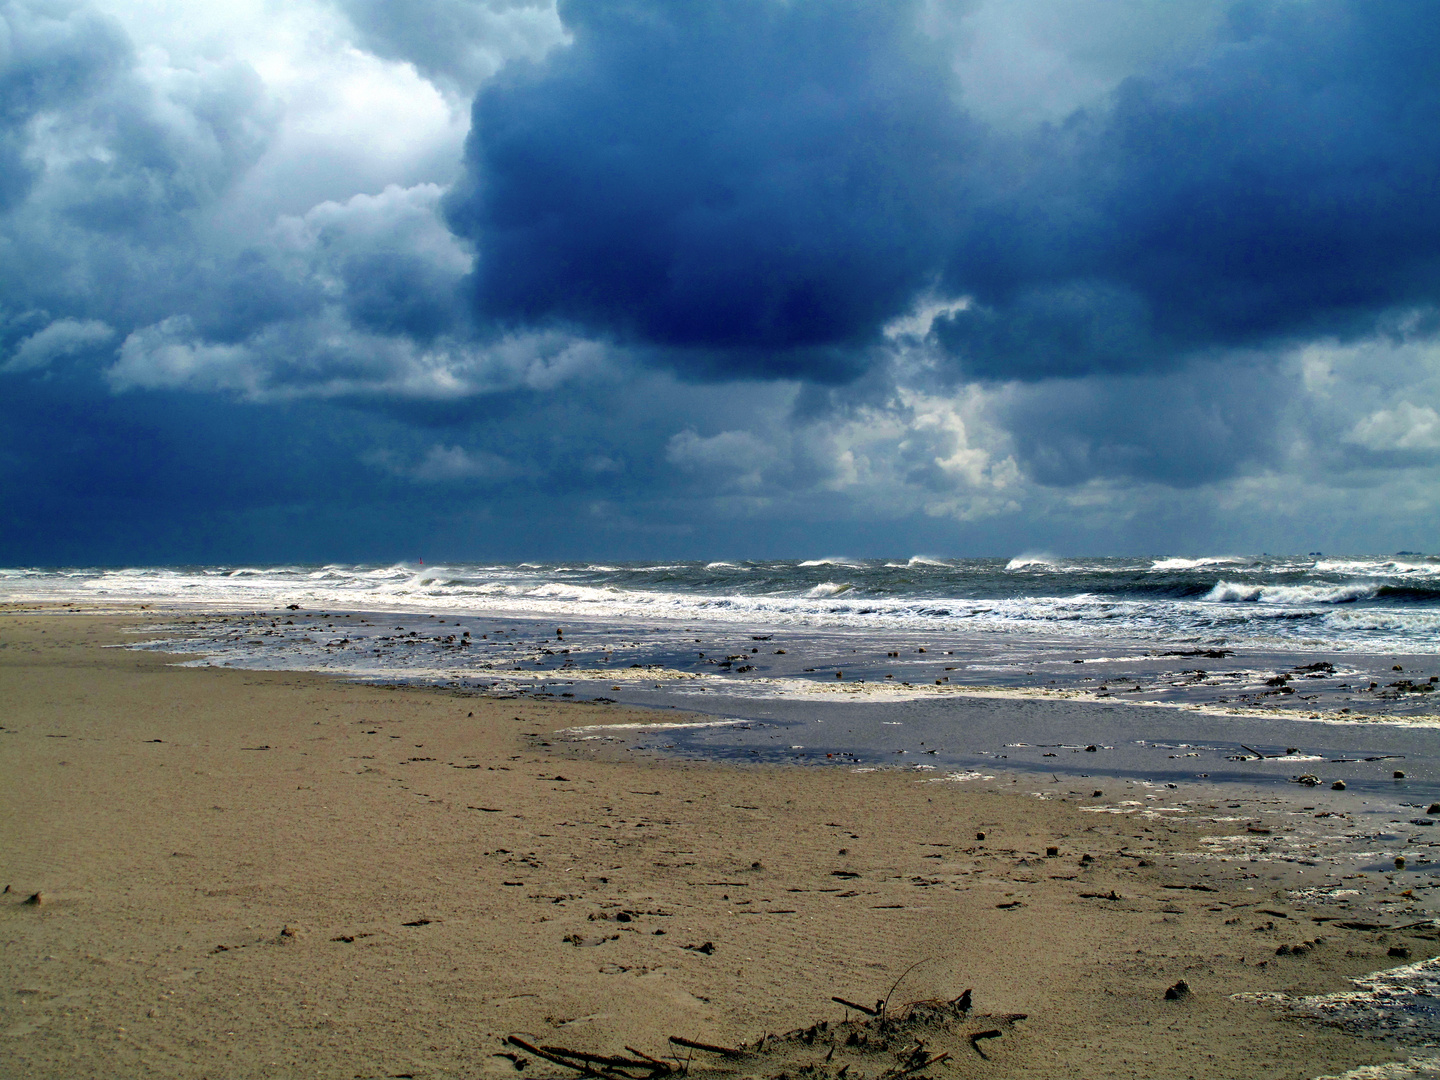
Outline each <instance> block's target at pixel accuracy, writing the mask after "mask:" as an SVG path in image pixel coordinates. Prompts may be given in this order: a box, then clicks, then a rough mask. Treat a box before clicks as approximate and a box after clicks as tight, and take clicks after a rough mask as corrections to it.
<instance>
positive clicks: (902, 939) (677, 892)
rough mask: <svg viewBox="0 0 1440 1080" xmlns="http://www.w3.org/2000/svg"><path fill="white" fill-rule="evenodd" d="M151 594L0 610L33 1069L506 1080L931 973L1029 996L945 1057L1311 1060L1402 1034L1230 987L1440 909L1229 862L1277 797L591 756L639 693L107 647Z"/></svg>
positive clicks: (962, 1063)
mask: <svg viewBox="0 0 1440 1080" xmlns="http://www.w3.org/2000/svg"><path fill="white" fill-rule="evenodd" d="M72 610H73V609H72ZM131 610H132V611H133V614H130V615H116V614H112V615H107V616H93V615H71V616H70V617H69V618H66V619H56V618H53V617H51V616H50V615H47V614H36V613H29V612H16V611H13V610H11V611H7V612H6V613H5V614H4V615H3V616H0V645H3V648H0V680H3V691H4V692H3V695H0V697H3V699H4V700H5V701H7V702H9V703H10V704H9V705H8V706H7V709H6V715H5V718H4V719H3V720H0V727H3V729H4V730H0V740H3V741H0V746H3V747H4V748H5V752H4V753H3V754H0V770H3V780H4V784H3V790H4V791H5V792H6V795H5V799H4V804H3V817H0V822H3V828H0V835H3V837H4V841H5V842H4V843H3V845H0V876H3V878H4V883H5V884H8V885H10V887H11V892H10V893H8V894H5V896H4V900H5V901H7V902H6V903H5V904H3V905H0V917H3V919H4V924H5V925H4V933H5V938H6V940H7V942H8V945H7V948H6V949H4V950H0V970H4V972H5V976H6V981H7V985H9V986H10V987H11V989H12V990H13V991H14V992H13V993H11V994H9V995H7V996H6V998H5V999H4V1004H3V1005H0V1035H3V1038H0V1056H3V1057H4V1058H7V1059H8V1060H11V1061H12V1062H15V1063H16V1067H17V1071H19V1070H21V1069H22V1068H23V1070H24V1071H26V1072H28V1073H29V1074H32V1075H38V1076H62V1075H63V1076H85V1075H95V1076H100V1075H147V1074H149V1075H153V1074H154V1073H155V1072H161V1073H163V1074H165V1075H175V1076H191V1075H194V1076H200V1075H207V1074H209V1075H214V1074H215V1073H216V1072H217V1071H221V1072H223V1073H224V1074H225V1075H227V1076H250V1075H255V1076H284V1075H321V1076H331V1075H334V1076H342V1075H343V1076H347V1077H348V1076H355V1075H364V1076H369V1075H374V1076H382V1075H394V1074H396V1073H400V1072H411V1073H413V1074H414V1075H416V1076H443V1075H486V1076H496V1077H519V1076H521V1075H522V1073H521V1072H520V1071H517V1070H516V1068H515V1062H514V1060H513V1058H514V1057H519V1058H525V1057H527V1056H530V1055H527V1054H525V1053H523V1052H519V1051H516V1049H515V1048H514V1047H513V1046H507V1045H506V1044H505V1043H504V1041H503V1040H504V1038H505V1036H507V1035H509V1034H520V1035H522V1037H527V1038H531V1041H534V1040H540V1041H543V1042H545V1043H547V1044H548V1043H555V1044H562V1045H564V1046H568V1047H571V1048H578V1049H582V1050H589V1051H591V1052H595V1053H601V1054H617V1053H624V1047H625V1046H626V1045H629V1046H634V1047H637V1048H639V1049H640V1050H642V1051H645V1052H647V1053H651V1054H656V1055H661V1054H662V1053H663V1052H666V1051H667V1046H668V1044H667V1038H668V1036H670V1035H680V1036H683V1037H686V1038H690V1039H698V1040H701V1041H707V1042H715V1043H721V1044H724V1045H734V1044H737V1043H739V1042H742V1041H745V1040H750V1039H754V1038H755V1037H758V1036H759V1035H761V1034H762V1033H764V1032H766V1031H769V1032H772V1033H776V1032H781V1031H789V1030H791V1029H793V1028H803V1027H805V1026H807V1025H809V1024H812V1023H814V1022H816V1021H818V1020H821V1019H827V1020H828V1021H829V1022H831V1023H836V1022H839V1021H840V1020H841V1019H842V1017H843V1015H844V1012H845V1010H844V1007H842V1006H840V1005H838V1004H835V1003H834V1002H832V1001H831V1000H830V999H831V997H833V996H840V997H844V998H846V999H847V1000H850V1001H858V1002H865V1001H873V1000H875V999H876V998H877V997H879V996H883V994H884V993H885V991H886V990H887V988H888V987H889V986H890V985H891V984H892V983H893V982H894V981H895V980H896V979H897V977H900V976H901V975H902V972H904V971H905V969H906V968H907V967H909V966H910V965H912V964H915V963H916V962H919V967H917V968H916V969H915V970H914V971H913V972H912V973H910V974H909V975H906V976H905V977H904V983H903V985H902V987H901V988H900V989H899V991H898V994H897V996H898V997H905V998H906V1000H918V999H922V998H942V999H946V1000H949V999H952V998H955V997H957V996H958V995H959V994H961V992H962V991H964V990H966V989H971V990H973V994H974V1002H975V1010H976V1013H977V1014H983V1015H986V1016H990V1017H996V1016H1002V1015H1008V1014H1014V1013H1022V1012H1023V1013H1026V1014H1027V1017H1028V1018H1027V1019H1026V1020H1025V1021H1023V1022H1015V1023H1013V1024H1007V1025H1005V1026H1004V1029H1003V1030H1004V1034H1003V1037H1000V1038H997V1039H994V1040H992V1041H991V1042H989V1043H987V1044H986V1045H985V1048H984V1049H985V1053H986V1054H988V1055H989V1059H988V1060H984V1059H981V1058H980V1057H979V1056H978V1054H977V1053H976V1051H975V1050H974V1049H973V1048H972V1047H971V1046H969V1045H961V1046H959V1047H958V1048H957V1050H956V1052H955V1053H954V1054H953V1055H952V1059H951V1060H949V1061H947V1062H946V1063H945V1064H944V1066H943V1067H941V1066H939V1065H937V1066H936V1067H935V1070H934V1072H933V1073H929V1074H927V1075H933V1076H934V1077H937V1078H938V1077H940V1076H953V1077H963V1076H969V1075H985V1076H992V1077H1005V1076H1021V1075H1039V1074H1043V1075H1047V1076H1057V1077H1064V1076H1097V1075H1112V1076H1137V1077H1138V1076H1159V1075H1196V1076H1215V1077H1221V1076H1231V1077H1233V1076H1236V1075H1247V1076H1275V1077H1282V1076H1283V1077H1299V1078H1302V1080H1303V1078H1313V1077H1317V1076H1321V1075H1332V1074H1337V1073H1340V1072H1343V1071H1344V1069H1345V1068H1350V1067H1354V1066H1358V1065H1362V1064H1367V1063H1379V1062H1387V1061H1396V1060H1404V1059H1406V1058H1407V1057H1408V1056H1409V1051H1408V1050H1406V1049H1404V1048H1402V1047H1400V1046H1397V1045H1395V1044H1394V1043H1393V1042H1390V1041H1387V1039H1385V1038H1371V1037H1367V1036H1363V1035H1357V1034H1353V1033H1347V1032H1346V1031H1344V1030H1342V1029H1338V1028H1331V1027H1324V1026H1321V1025H1318V1024H1308V1023H1307V1024H1297V1023H1295V1022H1293V1020H1289V1019H1286V1018H1285V1017H1286V1015H1287V1014H1286V1013H1285V1012H1284V1011H1283V1010H1278V1011H1277V1010H1276V1009H1275V1007H1274V1006H1273V1005H1272V1006H1267V1005H1263V1004H1257V1003H1254V1002H1252V1001H1239V1000H1236V999H1235V998H1233V997H1232V995H1234V994H1252V995H1253V994H1265V993H1275V992H1282V993H1285V994H1287V995H1290V996H1291V997H1298V996H1304V995H1315V994H1327V993H1334V992H1338V991H1342V990H1347V989H1349V988H1350V984H1349V980H1350V979H1352V978H1356V977H1360V976H1364V975H1367V974H1369V973H1371V972H1374V971H1378V970H1381V969H1384V968H1387V967H1391V966H1394V965H1395V964H1397V963H1400V962H1401V961H1399V960H1395V959H1391V958H1390V957H1389V952H1388V950H1389V949H1390V948H1392V947H1394V948H1407V949H1410V950H1411V955H1412V958H1413V959H1416V960H1418V959H1423V958H1424V957H1427V956H1433V955H1435V953H1436V951H1437V948H1436V936H1437V935H1436V932H1435V928H1434V926H1433V924H1431V923H1430V922H1429V920H1428V919H1420V920H1411V921H1414V922H1418V923H1420V924H1423V925H1419V926H1417V927H1413V928H1411V929H1410V930H1403V931H1402V930H1394V929H1392V930H1369V931H1366V930H1352V929H1347V928H1344V927H1339V926H1338V924H1339V923H1342V922H1352V923H1364V922H1366V921H1367V920H1368V921H1370V922H1373V923H1374V924H1376V925H1380V926H1390V927H1394V926H1397V925H1403V923H1404V920H1405V918H1406V916H1405V914H1404V912H1406V911H1408V910H1410V908H1411V906H1412V905H1413V904H1414V903H1416V901H1415V899H1414V898H1413V897H1411V898H1405V897H1403V896H1401V893H1403V891H1404V888H1403V887H1402V885H1401V884H1396V885H1392V884H1391V883H1390V882H1388V881H1387V880H1386V879H1385V877H1384V875H1376V874H1371V875H1365V879H1364V880H1357V881H1353V882H1346V883H1345V884H1346V886H1347V887H1354V888H1355V889H1356V893H1357V895H1356V897H1355V898H1353V899H1352V898H1345V900H1344V902H1343V904H1342V902H1341V901H1340V900H1337V899H1336V898H1335V897H1334V896H1333V895H1330V896H1326V897H1322V898H1313V899H1306V898H1304V897H1303V896H1302V895H1301V894H1302V893H1303V892H1304V890H1305V889H1306V887H1307V886H1313V885H1316V884H1319V882H1318V881H1317V880H1316V878H1315V874H1316V871H1315V869H1314V868H1313V867H1306V866H1303V865H1298V864H1275V863H1269V862H1253V863H1244V864H1241V863H1239V862H1225V863H1223V864H1222V863H1221V862H1220V861H1219V859H1220V858H1222V857H1224V856H1221V855H1219V854H1217V852H1218V851H1219V850H1220V849H1221V848H1223V846H1224V845H1223V844H1220V845H1218V846H1217V845H1216V844H1215V843H1214V842H1213V841H1214V840H1215V839H1216V838H1217V837H1219V838H1223V837H1226V836H1232V835H1235V834H1236V829H1237V820H1241V819H1243V820H1246V821H1251V820H1257V821H1270V820H1271V819H1272V818H1273V819H1274V820H1275V821H1276V822H1280V823H1281V824H1279V825H1278V828H1280V829H1283V828H1284V827H1285V826H1284V824H1283V821H1284V818H1283V816H1282V815H1284V814H1290V813H1292V812H1293V811H1291V810H1290V809H1289V808H1288V804H1287V806H1286V807H1283V808H1277V807H1259V806H1253V807H1252V806H1250V805H1245V806H1241V807H1239V808H1238V809H1239V810H1240V811H1241V813H1239V814H1236V813H1234V811H1233V809H1232V808H1229V807H1226V806H1225V805H1224V804H1223V803H1222V804H1218V805H1217V806H1216V807H1215V809H1214V810H1213V812H1208V813H1207V815H1206V816H1207V817H1208V818H1210V819H1211V820H1206V821H1192V820H1185V819H1184V816H1182V815H1175V814H1171V815H1159V816H1145V815H1144V814H1143V813H1142V811H1143V810H1144V809H1145V808H1144V807H1142V808H1141V809H1140V810H1137V811H1135V812H1133V813H1129V814H1110V813H1103V812H1095V810H1094V808H1093V804H1090V800H1089V795H1088V792H1084V791H1076V792H1074V793H1071V792H1070V791H1069V787H1072V786H1074V784H1073V783H1072V784H1070V785H1066V794H1065V795H1064V797H1063V799H1062V798H1058V797H1057V798H1050V799H1037V798H1034V797H1033V796H1031V795H1029V794H1021V793H1017V792H1015V791H1008V790H1001V789H1000V785H998V784H997V785H994V786H993V788H992V789H989V790H977V785H976V784H973V783H971V784H956V783H944V782H933V781H934V780H942V779H943V778H929V777H917V775H916V774H914V773H913V772H902V771H890V770H877V771H874V772H866V773H859V772H852V771H849V770H846V769H810V768H785V767H776V766H771V765H765V766H745V765H730V764H716V763H713V762H697V761H690V760H664V759H660V758H657V757H655V756H653V755H640V754H636V753H634V752H632V751H629V750H628V749H626V748H625V747H623V746H614V747H611V748H610V751H609V752H606V753H603V754H602V753H600V752H599V751H594V752H592V751H591V750H589V749H588V747H587V746H586V745H584V744H575V743H571V742H569V741H567V740H566V738H565V736H564V735H563V734H561V733H562V732H564V731H566V730H567V729H571V728H575V727H582V726H587V725H601V726H606V727H610V726H614V727H615V728H616V730H622V729H620V728H619V726H618V725H620V724H624V723H634V722H645V721H647V720H653V719H654V718H655V711H654V710H653V709H636V708H634V707H630V706H626V705H619V704H613V705H612V704H589V703H570V702H562V701H549V700H547V701H535V700H529V699H524V698H518V699H503V698H502V699H497V698H491V697H485V696H472V695H469V694H465V693H456V692H454V691H450V690H445V689H436V688H431V689H421V688H413V687H406V688H386V687H381V686H378V685H375V684H363V683H354V682H345V681H341V680H339V679H337V678H334V677H332V676H326V675H318V674H309V673H300V672H263V671H253V670H225V669H221V668H213V667H212V668H185V667H176V666H172V665H173V664H174V663H175V662H176V661H178V660H181V659H183V658H182V657H179V656H175V655H164V654H158V653H147V652H135V651H131V650H124V649H108V650H105V649H102V648H101V646H103V645H115V644H121V643H122V641H121V638H122V633H121V632H122V630H123V627H124V626H125V625H127V624H133V623H135V622H136V621H137V620H139V621H145V620H150V619H156V618H158V616H155V615H153V614H152V613H150V612H146V611H141V610H139V609H138V608H137V609H131ZM679 714H680V710H676V711H675V713H673V714H671V718H679ZM517 719H518V720H520V721H521V722H519V723H517ZM262 748H263V749H262ZM602 759H603V760H602ZM1015 786H1016V787H1018V786H1019V785H1015ZM1230 801H1231V802H1234V801H1236V800H1235V799H1234V798H1232V799H1231V800H1230ZM1087 804H1088V805H1089V808H1088V809H1087ZM1251 809H1254V810H1255V812H1254V813H1248V812H1247V811H1249V810H1251ZM1192 816H1194V815H1192ZM1269 827H1270V826H1268V825H1260V826H1257V828H1260V829H1265V828H1269ZM981 832H983V833H985V834H986V839H985V840H977V839H974V837H976V836H977V835H978V834H979V833H981ZM1241 835H1244V836H1248V837H1249V838H1250V839H1251V840H1263V839H1264V837H1266V836H1267V835H1268V836H1279V835H1281V834H1280V833H1279V832H1276V831H1272V832H1270V833H1268V834H1267V833H1263V832H1256V833H1248V832H1247V833H1244V834H1241ZM1207 842H1209V843H1208V847H1207ZM1050 847H1055V848H1057V853H1056V854H1055V855H1053V856H1051V855H1048V854H1047V849H1048V848H1050ZM842 849H843V850H842ZM1201 855H1205V856H1206V857H1203V858H1202V857H1200V856H1201ZM1084 856H1089V858H1088V859H1085V858H1084ZM1227 858H1228V857H1227ZM1242 865H1243V866H1244V869H1243V870H1242V869H1241V866H1242ZM1307 874H1308V875H1310V876H1309V877H1307ZM1244 875H1251V876H1244ZM510 882H518V884H509V883H510ZM1411 885H1412V883H1411V882H1409V881H1405V882H1403V886H1404V887H1410V886H1411ZM1412 891H1413V890H1412ZM33 892H40V893H41V894H42V895H43V896H44V898H45V902H44V903H41V904H39V905H25V904H23V903H22V902H21V899H22V898H23V897H25V896H28V895H30V894H31V893H33ZM1267 911H1273V912H1283V915H1276V914H1266V912H1267ZM752 913H753V914H752ZM622 916H623V918H622ZM1372 916H1373V917H1372ZM1317 919H1322V920H1324V921H1323V922H1317V921H1315V920H1317ZM1231 920H1235V921H1233V922H1232V921H1231ZM1257 928H1258V929H1257ZM656 931H664V932H663V933H656ZM1316 936H1321V937H1324V938H1326V941H1325V942H1324V943H1323V944H1321V945H1313V946H1309V947H1308V949H1307V952H1306V954H1305V955H1304V957H1303V959H1302V958H1300V957H1296V956H1292V955H1285V956H1276V953H1275V950H1276V949H1277V948H1279V947H1280V946H1282V945H1286V944H1290V945H1293V944H1299V943H1300V942H1301V941H1302V940H1303V941H1310V940H1313V938H1315V937H1316ZM347 938H348V939H349V940H346V939H347ZM707 943H709V944H711V945H713V949H711V950H709V951H704V950H703V946H704V945H706V944H707ZM687 946H691V948H687ZM1241 957H1244V959H1243V960H1242V959H1241ZM1262 964H1263V966H1261V965H1262ZM1180 979H1184V980H1185V981H1186V982H1187V983H1189V985H1190V986H1191V988H1192V993H1191V994H1190V995H1189V996H1188V997H1187V998H1186V999H1185V1000H1183V1001H1179V1002H1175V1001H1166V1000H1165V999H1164V991H1165V990H1166V988H1167V987H1169V986H1172V985H1174V984H1175V983H1176V981H1177V980H1180ZM852 1015H853V1014H852ZM976 1021H977V1023H978V1016H977V1018H976ZM997 1023H998V1021H997ZM951 1034H952V1035H953V1034H954V1032H952V1033H951ZM536 1044H537V1045H538V1044H539V1043H536ZM962 1051H963V1054H962ZM506 1054H510V1055H512V1057H506V1056H504V1055H506ZM1342 1066H1343V1067H1342ZM757 1068H758V1071H760V1072H764V1066H763V1064H762V1065H760V1066H757ZM537 1069H539V1070H541V1071H542V1073H543V1074H545V1075H558V1074H561V1073H563V1072H564V1070H558V1071H557V1070H556V1069H555V1068H553V1067H551V1066H549V1065H547V1064H546V1063H544V1062H541V1061H535V1060H533V1058H532V1068H531V1069H530V1070H529V1071H528V1072H527V1073H525V1075H533V1074H534V1073H535V1071H536V1070H537ZM865 1071H866V1073H867V1075H871V1076H873V1075H874V1074H875V1071H878V1070H875V1071H870V1070H865ZM851 1075H852V1076H853V1073H852V1074H851Z"/></svg>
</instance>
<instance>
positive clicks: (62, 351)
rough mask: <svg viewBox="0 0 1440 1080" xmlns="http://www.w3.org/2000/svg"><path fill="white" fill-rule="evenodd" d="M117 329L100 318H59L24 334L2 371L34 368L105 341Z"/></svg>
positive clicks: (113, 334) (0, 369)
mask: <svg viewBox="0 0 1440 1080" xmlns="http://www.w3.org/2000/svg"><path fill="white" fill-rule="evenodd" d="M114 336H115V331H114V330H112V329H111V328H110V327H109V326H107V325H106V324H105V323H103V322H100V321H99V320H98V319H56V320H55V321H54V322H52V323H51V324H50V325H49V326H47V327H45V329H43V330H40V331H38V332H36V333H34V334H31V335H30V336H29V337H27V338H25V339H24V340H23V341H21V342H20V344H19V345H18V346H16V348H15V352H14V354H13V355H12V356H11V357H10V359H9V360H7V361H6V362H5V363H4V364H0V371H31V370H34V369H36V368H43V367H47V366H48V365H49V364H50V363H51V362H52V361H54V360H59V359H63V358H65V357H69V356H74V355H76V354H77V353H81V352H84V351H85V350H87V349H93V348H95V347H96V346H99V345H103V344H105V343H106V342H107V341H109V340H110V339H111V338H113V337H114Z"/></svg>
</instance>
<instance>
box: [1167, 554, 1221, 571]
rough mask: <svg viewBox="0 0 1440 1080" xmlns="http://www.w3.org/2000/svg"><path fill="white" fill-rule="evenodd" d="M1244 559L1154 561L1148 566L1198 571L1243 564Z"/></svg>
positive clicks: (1214, 557) (1212, 558)
mask: <svg viewBox="0 0 1440 1080" xmlns="http://www.w3.org/2000/svg"><path fill="white" fill-rule="evenodd" d="M1244 561H1245V560H1244V559H1236V558H1232V557H1231V556H1228V555H1217V556H1207V557H1204V558H1199V559H1181V558H1171V559H1156V560H1155V561H1154V562H1153V563H1151V564H1150V569H1151V570H1198V569H1200V568H1201V567H1202V566H1229V565H1232V564H1234V563H1240V562H1244Z"/></svg>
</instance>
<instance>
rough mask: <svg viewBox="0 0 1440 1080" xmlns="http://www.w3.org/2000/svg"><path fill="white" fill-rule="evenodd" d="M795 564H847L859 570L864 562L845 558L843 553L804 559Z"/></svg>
mask: <svg viewBox="0 0 1440 1080" xmlns="http://www.w3.org/2000/svg"><path fill="white" fill-rule="evenodd" d="M797 565H798V566H802V567H804V566H848V567H851V568H852V569H855V570H859V569H862V568H863V567H864V565H865V564H864V563H862V562H856V561H855V560H854V559H847V558H845V557H844V556H843V555H836V556H833V557H831V558H828V559H806V560H805V561H804V562H802V563H798V564H797Z"/></svg>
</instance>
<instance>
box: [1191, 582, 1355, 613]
mask: <svg viewBox="0 0 1440 1080" xmlns="http://www.w3.org/2000/svg"><path fill="white" fill-rule="evenodd" d="M1379 589H1380V586H1378V585H1367V584H1361V583H1358V582H1356V583H1353V584H1349V585H1250V584H1242V583H1239V582H1233V581H1220V582H1216V584H1215V586H1214V587H1213V588H1212V589H1211V590H1210V591H1209V592H1208V593H1206V594H1205V599H1206V600H1209V601H1212V602H1214V603H1221V604H1233V603H1260V604H1284V605H1287V606H1291V607H1301V606H1304V605H1306V604H1351V603H1354V602H1355V601H1357V600H1369V599H1371V598H1373V597H1374V596H1375V594H1376V593H1377V592H1378V591H1379Z"/></svg>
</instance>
